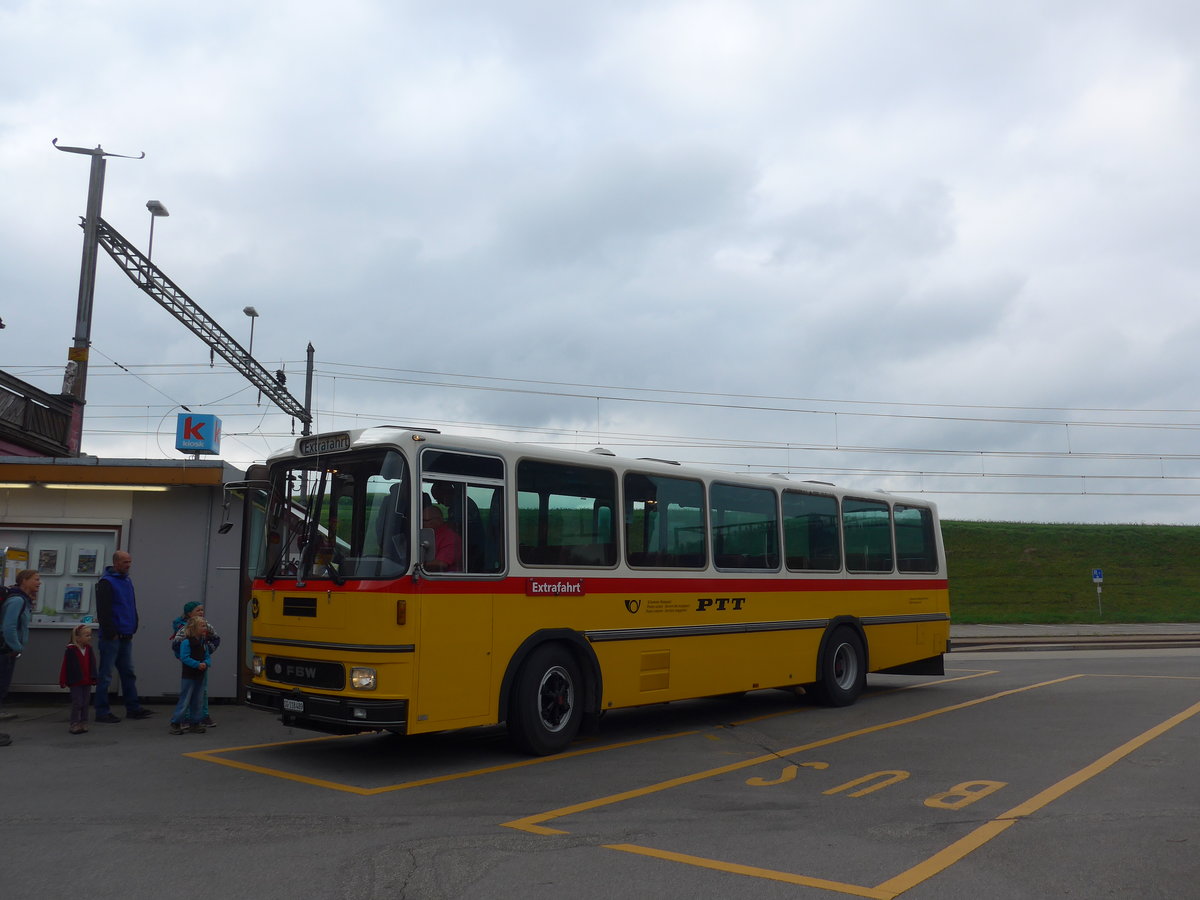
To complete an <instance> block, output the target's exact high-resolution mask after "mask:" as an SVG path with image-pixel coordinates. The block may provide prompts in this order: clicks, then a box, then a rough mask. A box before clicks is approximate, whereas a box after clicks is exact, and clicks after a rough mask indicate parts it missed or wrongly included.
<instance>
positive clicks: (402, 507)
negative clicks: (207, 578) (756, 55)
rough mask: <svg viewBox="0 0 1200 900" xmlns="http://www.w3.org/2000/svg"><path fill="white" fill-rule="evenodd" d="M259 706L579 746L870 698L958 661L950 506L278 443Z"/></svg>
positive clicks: (265, 549) (421, 446) (298, 718)
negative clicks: (764, 699)
mask: <svg viewBox="0 0 1200 900" xmlns="http://www.w3.org/2000/svg"><path fill="white" fill-rule="evenodd" d="M262 501H263V508H262V513H261V516H260V518H261V519H262V529H263V530H262V533H261V535H260V538H261V540H260V541H258V544H259V547H258V549H257V550H256V551H255V552H254V553H253V554H252V559H251V566H252V577H253V580H252V592H251V599H250V610H249V615H250V633H251V651H250V652H251V664H252V665H251V668H252V673H253V675H252V678H251V679H250V682H249V684H248V685H247V690H246V701H247V703H248V704H249V705H251V706H254V707H258V708H261V709H266V710H272V711H274V712H276V713H278V714H279V715H280V716H281V718H282V721H283V722H284V723H285V724H287V725H290V726H296V727H301V728H309V729H313V730H317V731H323V732H329V733H342V734H345V733H354V732H361V731H372V730H388V731H393V732H396V733H399V734H410V735H413V734H420V733H426V732H433V731H443V730H447V729H456V728H468V727H474V726H482V725H496V724H501V723H503V724H505V725H506V727H507V730H508V733H509V734H510V736H511V737H512V739H513V740H514V742H515V743H516V744H517V745H518V746H519V747H521V748H522V749H523V750H525V751H527V752H530V753H534V754H548V753H555V752H558V751H561V750H562V749H563V748H564V747H566V746H567V745H568V744H569V743H570V742H571V741H572V740H573V739H574V738H575V736H576V735H577V734H578V733H579V732H580V729H581V728H584V729H587V730H589V731H590V730H593V729H594V727H595V726H596V725H597V723H598V720H599V718H600V717H601V716H602V714H604V713H605V712H607V711H609V710H613V709H621V708H625V707H635V706H644V705H648V704H657V703H664V702H670V701H677V700H684V699H690V698H699V697H706V696H716V695H726V694H736V693H741V692H745V691H752V690H758V689H765V688H787V689H795V688H801V687H802V688H804V689H805V691H806V692H809V693H813V694H815V695H816V697H817V699H818V700H820V701H821V702H823V703H826V704H829V705H834V706H842V705H847V704H850V703H853V702H854V701H855V700H856V699H857V698H858V696H859V694H860V693H861V692H862V690H863V687H864V684H865V679H866V675H867V673H868V672H888V673H906V674H928V675H936V674H942V672H943V666H942V659H943V654H944V653H945V652H947V650H948V649H949V628H950V611H949V597H948V591H947V579H946V562H945V553H944V550H943V546H942V539H941V531H940V528H939V525H938V517H937V510H936V508H935V506H934V505H933V504H931V503H926V502H922V501H918V500H911V499H904V498H901V497H897V496H892V495H888V494H883V493H875V492H869V491H859V490H847V489H842V488H837V487H834V486H832V485H827V484H821V483H812V482H802V481H795V480H792V479H789V478H786V477H784V476H754V475H746V474H735V473H731V472H723V471H717V470H702V469H700V468H693V467H692V466H689V465H681V464H679V463H676V462H674V461H671V460H658V459H625V458H619V457H616V456H614V455H613V454H611V453H610V452H608V451H605V450H602V449H600V448H597V449H595V450H592V451H581V450H564V449H554V448H548V447H543V446H536V445H532V444H518V443H508V442H504V441H498V440H489V439H484V438H475V437H455V436H451V435H448V434H442V433H440V432H438V431H436V430H433V429H422V428H405V427H377V428H368V429H363V430H354V431H340V432H334V433H327V434H320V435H315V436H306V437H302V438H300V439H298V440H296V442H295V443H294V446H293V447H292V448H291V449H290V450H289V451H288V452H286V453H280V454H277V455H275V456H273V457H272V458H271V459H270V460H268V463H267V479H266V481H265V482H264V483H263V496H262Z"/></svg>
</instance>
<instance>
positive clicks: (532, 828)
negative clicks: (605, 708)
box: [503, 675, 1083, 834]
mask: <svg viewBox="0 0 1200 900" xmlns="http://www.w3.org/2000/svg"><path fill="white" fill-rule="evenodd" d="M1082 677H1083V676H1081V675H1067V676H1064V677H1063V678H1054V679H1052V680H1050V681H1043V682H1039V683H1038V684H1031V685H1027V686H1025V687H1020V688H1011V689H1010V690H1007V691H1000V692H999V693H997V694H990V695H988V696H987V697H979V698H977V699H975V700H966V701H964V702H962V703H955V704H953V705H952V706H943V707H942V708H940V709H934V710H930V711H929V712H924V713H918V714H917V715H915V716H907V717H905V718H903V719H896V720H895V721H892V722H884V723H883V724H881V725H871V726H869V727H867V728H860V729H858V730H857V731H848V732H846V733H845V734H839V735H835V736H834V737H829V738H822V739H821V740H818V741H812V742H811V743H808V744H801V745H800V746H798V747H789V748H788V749H786V750H777V751H775V752H773V753H765V754H763V755H761V756H755V757H752V758H750V759H746V760H742V761H741V762H735V763H729V764H728V765H724V766H718V767H717V768H715V769H707V770H705V771H703V772H695V773H693V774H691V775H682V776H680V777H678V778H670V779H667V780H666V781H660V782H658V783H657V784H651V785H647V786H646V787H640V788H634V789H633V790H629V791H622V792H621V793H620V794H613V795H611V796H609V797H598V798H596V799H594V800H586V801H584V802H583V803H575V804H572V805H571V806H563V807H560V808H559V809H552V810H550V811H549V812H544V813H538V814H537V815H533V816H525V817H524V818H521V819H514V820H513V821H511V822H505V823H503V824H504V826H505V827H507V828H516V829H519V830H521V831H529V832H531V833H533V834H569V833H570V832H566V831H561V830H558V829H555V828H548V827H546V826H544V825H542V823H543V822H549V821H550V820H552V819H560V818H563V817H564V816H571V815H575V814H576V813H581V812H588V811H590V810H593V809H599V808H600V807H602V806H610V805H612V804H614V803H622V802H624V801H626V800H633V799H635V798H637V797H645V796H646V795H648V794H656V793H658V792H659V791H667V790H670V789H671V788H676V787H680V786H682V785H685V784H691V783H693V782H696V781H703V780H704V779H706V778H713V777H715V776H717V775H725V774H727V773H729V772H736V771H738V770H739V769H747V768H750V767H751V766H757V765H760V764H762V763H764V762H770V761H772V760H777V759H779V758H780V757H784V756H791V755H792V754H795V753H804V752H806V751H808V750H814V749H816V748H817V747H828V746H829V745H830V744H837V743H840V742H841V741H848V740H850V739H851V738H856V737H862V736H863V735H866V734H874V733H875V732H878V731H885V730H887V729H889V728H896V727H898V726H900V725H910V724H912V723H913V722H920V721H923V720H925V719H929V718H932V717H934V716H940V715H942V714H944V713H948V712H954V711H955V710H959V709H968V708H970V707H972V706H978V705H979V704H981V703H988V702H990V701H992V700H998V699H1000V698H1001V697H1009V696H1012V695H1013V694H1020V693H1023V692H1025V691H1031V690H1034V689H1036V688H1041V687H1047V686H1049V685H1052V684H1061V683H1062V682H1064V681H1072V680H1074V679H1076V678H1082Z"/></svg>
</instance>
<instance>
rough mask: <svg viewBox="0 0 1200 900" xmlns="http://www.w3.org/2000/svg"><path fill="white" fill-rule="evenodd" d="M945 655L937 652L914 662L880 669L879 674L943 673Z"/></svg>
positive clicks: (944, 671)
mask: <svg viewBox="0 0 1200 900" xmlns="http://www.w3.org/2000/svg"><path fill="white" fill-rule="evenodd" d="M945 659H946V658H945V656H944V655H943V654H941V653H939V654H938V655H937V656H931V657H929V658H928V659H918V660H916V661H915V662H910V663H904V664H903V665H899V666H892V667H891V668H890V669H880V670H879V674H880V675H945V674H946V665H945Z"/></svg>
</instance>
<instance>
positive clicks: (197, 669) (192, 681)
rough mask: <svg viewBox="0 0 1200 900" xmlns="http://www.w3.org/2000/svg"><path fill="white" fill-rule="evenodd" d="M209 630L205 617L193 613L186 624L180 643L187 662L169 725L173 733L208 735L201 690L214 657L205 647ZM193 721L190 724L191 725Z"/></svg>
mask: <svg viewBox="0 0 1200 900" xmlns="http://www.w3.org/2000/svg"><path fill="white" fill-rule="evenodd" d="M207 631H208V623H207V622H205V621H204V617H203V616H192V618H190V619H188V623H187V624H186V625H185V626H183V638H184V639H183V643H181V644H180V645H179V661H180V662H181V663H182V664H183V667H182V672H181V677H180V679H179V703H178V704H176V706H175V712H173V713H172V714H171V723H170V725H169V726H167V731H168V733H170V734H183V733H184V732H185V731H190V732H191V733H192V734H204V732H205V727H204V726H203V725H202V724H200V719H201V718H202V707H201V693H200V692H201V690H202V688H203V685H204V675H205V673H206V672H207V671H208V667H209V665H211V664H212V656H210V655H209V652H208V651H207V650H206V649H204V635H205V633H206V632H207ZM189 722H190V724H188V723H189Z"/></svg>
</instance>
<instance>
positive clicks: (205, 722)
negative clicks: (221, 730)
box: [200, 716, 217, 728]
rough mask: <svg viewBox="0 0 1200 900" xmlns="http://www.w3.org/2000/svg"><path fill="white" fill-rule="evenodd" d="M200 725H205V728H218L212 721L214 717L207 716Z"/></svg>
mask: <svg viewBox="0 0 1200 900" xmlns="http://www.w3.org/2000/svg"><path fill="white" fill-rule="evenodd" d="M200 724H201V725H203V726H204V727H205V728H216V727H217V723H216V722H214V721H213V720H212V716H205V717H204V718H203V719H201V720H200Z"/></svg>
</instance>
